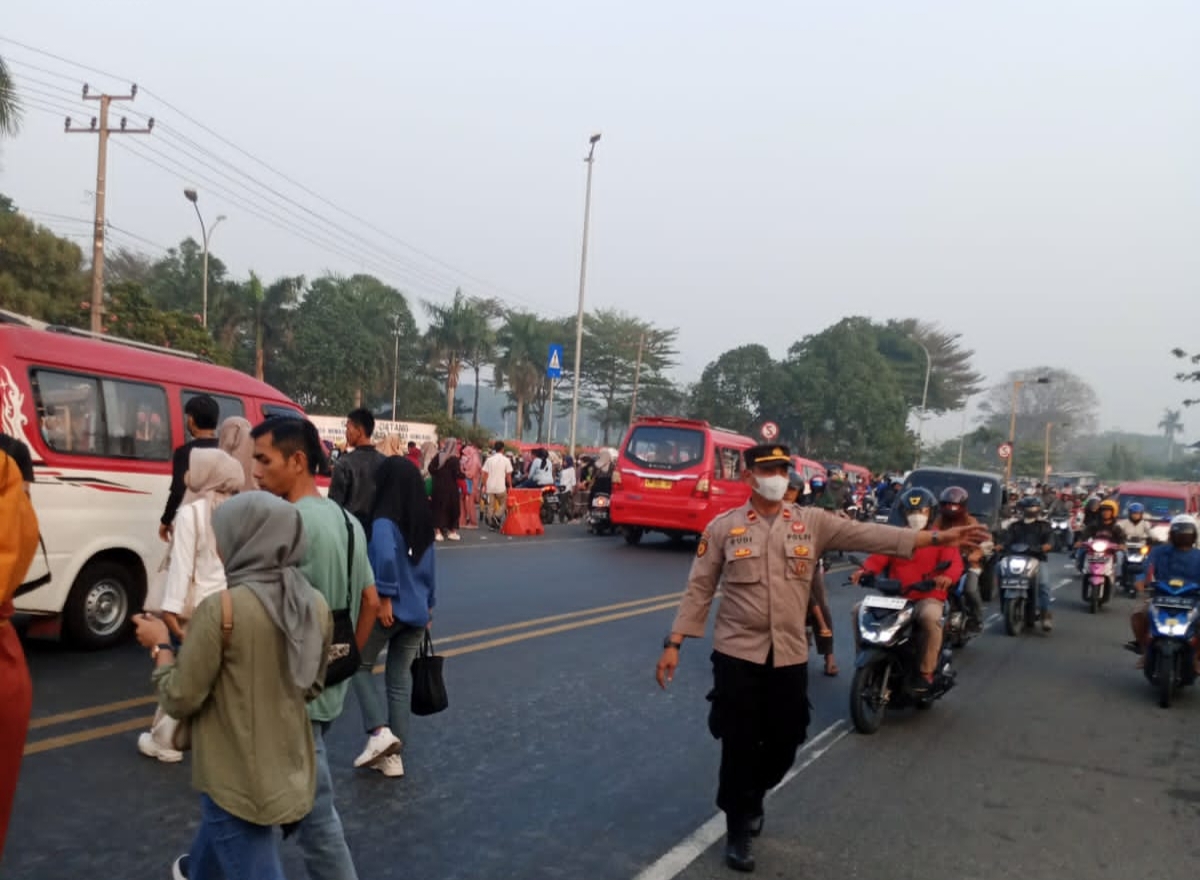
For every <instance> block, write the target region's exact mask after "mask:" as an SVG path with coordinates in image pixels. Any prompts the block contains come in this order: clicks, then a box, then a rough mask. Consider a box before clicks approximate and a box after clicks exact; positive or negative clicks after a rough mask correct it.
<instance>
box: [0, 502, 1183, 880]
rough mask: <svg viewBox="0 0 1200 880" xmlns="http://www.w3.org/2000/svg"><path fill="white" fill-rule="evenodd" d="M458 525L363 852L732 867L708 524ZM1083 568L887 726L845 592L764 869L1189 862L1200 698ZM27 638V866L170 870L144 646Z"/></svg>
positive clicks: (548, 872)
mask: <svg viewBox="0 0 1200 880" xmlns="http://www.w3.org/2000/svg"><path fill="white" fill-rule="evenodd" d="M443 547H444V549H443ZM443 547H439V553H440V554H441V556H440V558H439V575H440V577H441V583H440V596H439V608H438V613H437V618H436V621H435V636H436V637H437V638H438V647H439V651H440V652H441V653H443V654H445V655H447V657H448V659H447V662H446V675H447V683H448V688H449V692H450V701H451V707H450V709H449V710H448V711H447V712H445V713H443V714H441V715H438V716H434V717H432V718H418V719H414V721H413V728H412V732H411V740H412V741H411V743H410V745H409V747H408V750H407V751H406V753H405V766H406V770H407V773H408V775H407V776H406V777H405V778H404V779H402V780H391V779H385V778H383V777H382V776H380V775H379V774H377V773H374V772H371V771H355V770H353V769H352V767H351V763H352V761H353V759H354V757H355V755H356V754H357V753H358V751H359V749H360V748H361V744H362V732H361V730H360V727H361V724H360V718H359V712H358V706H357V703H356V701H355V700H354V698H353V696H351V697H349V698H348V700H347V710H346V713H345V715H344V716H343V717H342V719H340V720H339V721H338V722H337V724H336V725H335V727H334V729H333V732H332V734H331V737H330V754H331V759H332V763H333V768H334V782H335V790H336V793H337V797H338V807H339V810H340V812H341V813H342V816H343V819H344V820H345V823H346V830H347V837H348V839H349V842H350V846H351V849H352V851H353V852H354V855H355V859H356V862H357V864H358V868H359V874H360V876H361V877H362V878H364V880H369V878H389V877H422V878H428V880H448V878H493V877H494V878H507V877H513V878H542V877H545V878H554V877H564V878H589V880H592V878H594V880H606V878H632V877H636V876H639V875H641V876H642V877H643V878H644V880H663V878H669V877H674V876H682V877H687V878H707V877H710V876H713V877H715V876H729V875H728V873H727V872H726V871H725V869H724V868H723V867H722V865H721V861H720V853H719V846H713V845H710V844H713V843H714V842H715V841H716V840H717V837H716V836H715V835H714V834H713V833H712V832H713V829H714V828H715V827H717V823H713V822H711V821H710V820H711V819H712V817H713V815H714V813H715V807H714V806H713V803H712V801H713V795H714V788H715V778H716V767H717V757H718V748H717V744H716V743H715V742H714V741H713V740H712V738H711V737H710V736H709V735H708V732H707V729H706V727H705V715H706V711H707V704H706V703H705V701H704V694H705V693H706V692H707V690H708V688H709V686H710V673H709V664H708V652H709V648H708V645H707V644H703V643H700V642H689V643H688V645H687V646H686V648H685V651H684V654H683V658H682V661H681V666H680V670H679V675H678V677H677V679H676V682H675V684H674V685H673V686H672V687H671V688H670V690H669V691H668V692H667V693H662V692H660V691H659V690H658V688H657V686H656V685H655V684H654V681H653V667H654V663H655V661H656V660H657V657H658V654H659V646H660V643H661V640H662V635H663V633H664V632H665V631H666V629H667V627H668V625H669V623H670V620H671V618H672V616H673V613H674V605H675V600H676V597H677V594H678V593H679V591H680V590H681V589H682V586H683V583H684V580H685V577H686V572H687V568H688V565H689V562H690V555H691V545H690V544H687V545H684V546H683V547H675V546H671V545H669V544H667V543H665V542H663V543H659V542H657V541H655V540H654V539H648V540H647V542H646V543H645V544H644V545H643V546H641V547H638V548H631V547H626V546H625V545H624V544H623V543H622V542H621V541H620V540H619V539H603V538H593V537H589V536H587V535H585V534H584V533H583V531H582V529H580V528H579V527H571V526H563V527H556V528H554V529H552V530H551V531H550V533H549V534H548V535H547V536H546V537H544V538H540V539H523V540H509V539H502V538H496V537H494V536H485V535H471V536H470V537H469V538H468V540H467V541H466V542H464V543H463V544H462V545H443ZM1055 568H1056V570H1060V571H1062V573H1063V576H1064V577H1065V575H1066V574H1067V570H1066V569H1062V568H1061V563H1060V562H1056V563H1055ZM838 580H840V578H836V577H835V578H833V581H835V582H836V581H838ZM1074 592H1075V591H1074V589H1073V587H1072V588H1068V589H1064V590H1063V591H1062V592H1061V593H1060V594H1059V597H1060V598H1059V602H1058V604H1057V607H1056V611H1057V617H1058V629H1057V630H1056V631H1055V633H1054V634H1053V635H1052V636H1049V637H1044V636H1041V635H1035V636H1027V637H1024V638H1021V639H1009V638H1006V637H1004V636H1003V635H998V634H996V633H997V626H996V625H993V627H992V632H991V633H989V634H988V635H987V636H985V637H984V638H981V639H977V640H975V641H974V642H973V643H972V644H971V645H970V646H969V647H968V648H967V649H966V650H965V651H964V652H963V653H962V657H961V664H960V676H959V686H958V687H957V688H956V689H955V691H953V692H952V693H951V694H950V695H949V696H948V697H947V698H946V699H945V700H942V701H940V702H939V703H938V704H937V705H936V706H935V707H934V709H933V710H932V711H930V712H927V713H921V714H920V715H917V714H915V713H912V712H898V713H894V714H893V715H892V716H890V717H889V718H888V720H887V723H886V724H885V725H884V728H883V729H882V731H880V733H879V734H878V735H876V736H874V737H863V736H858V735H855V734H849V733H847V721H846V720H845V719H846V716H847V690H848V682H849V670H850V668H851V665H852V663H853V657H852V656H851V655H852V650H851V643H850V639H849V625H850V623H849V609H850V606H851V604H852V603H853V601H855V600H856V599H857V598H858V596H859V595H861V593H860V591H857V590H854V589H851V588H848V587H847V588H841V589H834V590H833V592H832V597H831V600H832V604H833V612H834V616H835V618H836V620H835V627H836V631H837V638H838V660H839V663H840V664H841V666H842V668H843V673H842V675H841V676H840V677H839V678H836V679H830V678H825V677H823V676H821V675H819V673H818V671H817V665H816V664H814V670H813V678H812V686H811V694H812V700H813V703H814V706H815V709H814V718H813V726H812V728H811V731H810V736H811V739H810V745H809V746H808V747H807V748H806V749H805V751H804V752H802V755H801V757H800V759H799V760H798V761H797V767H798V768H801V769H799V772H798V773H797V774H796V776H795V778H794V779H792V780H791V781H790V782H788V783H787V784H785V785H784V786H783V787H781V788H780V789H779V790H778V791H777V793H776V794H775V795H774V796H773V798H772V800H771V801H770V802H769V803H768V808H767V830H766V833H765V835H764V837H763V838H762V839H761V840H760V841H759V845H758V847H757V852H758V855H759V874H761V875H764V876H769V877H789V878H790V877H799V876H804V877H856V878H874V877H881V878H882V877H885V876H886V877H888V878H896V877H909V876H912V877H917V876H920V877H922V878H924V880H940V878H947V880H950V878H954V880H962V878H970V877H981V878H982V877H988V878H991V877H1008V876H1014V877H1015V876H1020V877H1022V878H1038V877H1050V876H1054V877H1056V878H1058V877H1062V876H1072V877H1089V878H1092V877H1095V878H1105V877H1114V878H1115V877H1122V878H1125V877H1128V876H1131V875H1133V874H1137V875H1139V876H1141V877H1150V878H1157V877H1163V878H1167V877H1182V876H1184V866H1185V865H1194V864H1195V855H1196V850H1197V846H1196V845H1195V844H1194V843H1193V835H1194V828H1195V819H1196V817H1197V814H1198V812H1200V754H1198V744H1197V742H1196V737H1195V736H1194V734H1193V735H1188V734H1192V731H1194V723H1193V722H1194V719H1195V717H1196V713H1197V712H1200V695H1197V694H1193V693H1185V694H1184V695H1183V696H1182V698H1181V699H1180V701H1179V704H1178V705H1177V706H1176V707H1175V708H1172V709H1171V710H1169V711H1163V710H1160V709H1158V708H1157V706H1156V705H1155V702H1154V699H1153V695H1152V692H1151V690H1150V688H1149V685H1148V684H1147V683H1146V682H1145V681H1144V679H1142V678H1141V677H1140V674H1139V673H1136V672H1135V671H1134V670H1133V659H1134V658H1133V655H1131V654H1128V653H1126V652H1125V651H1123V650H1121V648H1120V645H1121V642H1122V641H1124V639H1125V638H1126V635H1125V633H1126V617H1127V613H1126V612H1127V609H1128V601H1127V600H1124V599H1118V600H1116V603H1115V607H1112V608H1110V609H1108V610H1107V611H1105V612H1104V613H1102V614H1101V615H1099V616H1098V617H1091V616H1090V615H1087V614H1086V613H1084V612H1083V609H1082V606H1081V605H1080V604H1079V603H1078V601H1077V599H1076V597H1075V595H1074ZM993 610H994V609H993ZM28 649H29V656H30V665H31V668H32V670H33V676H34V687H35V698H34V713H35V721H34V729H33V730H31V731H30V740H29V745H28V747H27V752H26V754H27V757H26V760H25V763H24V766H23V768H22V776H21V783H20V787H19V790H18V795H17V805H16V813H15V816H14V820H13V825H12V827H11V829H10V834H9V841H8V847H7V851H6V855H5V860H4V864H3V865H2V866H0V877H3V878H5V880H27V878H28V880H33V878H37V880H57V878H64V880H65V878H78V877H85V876H86V877H122V878H126V877H128V878H138V877H147V878H151V877H163V876H168V873H169V872H168V867H167V866H168V865H169V864H170V861H171V860H172V859H173V858H174V856H175V855H176V854H178V853H180V852H183V851H184V850H186V848H187V845H188V843H189V841H190V838H191V835H192V832H193V831H194V828H195V822H196V816H197V805H196V799H195V795H194V794H193V792H192V791H191V790H190V788H189V783H188V769H187V764H186V763H185V764H184V765H175V766H169V765H162V764H159V763H157V762H155V761H151V760H148V759H146V758H143V757H142V756H140V755H139V754H138V753H137V751H136V748H135V746H134V740H135V738H136V735H137V731H138V730H140V729H142V726H143V725H144V724H145V723H146V721H147V720H148V718H149V715H150V713H151V712H152V698H151V696H150V688H149V672H150V663H149V661H148V659H147V658H146V656H145V653H144V652H142V651H141V650H138V649H136V648H134V647H126V648H123V649H118V650H114V651H109V652H106V653H102V654H82V653H78V652H74V651H71V650H68V649H65V648H62V647H59V646H56V645H47V644H39V643H31V644H30V645H29V646H28ZM380 687H382V681H380ZM718 833H719V832H718ZM284 853H285V860H286V865H287V867H288V871H289V876H292V877H297V878H301V877H304V876H305V873H304V870H303V868H302V866H301V863H300V861H299V859H298V858H297V853H296V852H295V849H294V847H292V846H290V845H289V844H284ZM1188 873H1189V874H1190V873H1191V871H1190V870H1189V871H1188Z"/></svg>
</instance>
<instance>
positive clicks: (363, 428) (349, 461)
mask: <svg viewBox="0 0 1200 880" xmlns="http://www.w3.org/2000/svg"><path fill="white" fill-rule="evenodd" d="M374 433H375V417H374V416H373V415H371V411H370V410H369V409H366V408H360V409H356V410H355V411H354V412H352V413H350V415H348V416H346V453H345V454H344V455H342V456H341V457H339V458H338V460H337V464H335V465H334V466H333V480H332V481H331V482H330V484H329V499H330V500H331V501H336V502H337V503H338V504H340V505H342V507H344V508H346V510H348V511H350V512H351V513H352V514H354V515H355V516H356V517H358V521H359V522H360V523H362V527H363V530H364V531H366V532H368V533H369V532H370V531H371V508H372V507H374V506H375V475H376V473H377V472H378V471H379V466H380V465H381V464H383V461H384V459H385V458H386V456H385V455H384V454H383V453H382V452H380V451H379V450H378V449H376V448H375V445H374V444H373V443H372V442H371V437H372V435H373V434H374Z"/></svg>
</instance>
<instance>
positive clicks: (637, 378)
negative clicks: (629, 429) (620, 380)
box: [629, 333, 646, 425]
mask: <svg viewBox="0 0 1200 880" xmlns="http://www.w3.org/2000/svg"><path fill="white" fill-rule="evenodd" d="M645 348H646V334H645V333H642V335H641V336H639V337H638V354H637V366H636V367H634V369H633V400H632V401H630V403H629V424H630V425H632V424H633V420H634V419H635V418H636V417H637V395H638V386H639V385H640V384H641V381H642V352H643V351H644V350H645Z"/></svg>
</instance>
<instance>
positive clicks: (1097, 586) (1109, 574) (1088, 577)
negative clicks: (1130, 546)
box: [1083, 538, 1117, 614]
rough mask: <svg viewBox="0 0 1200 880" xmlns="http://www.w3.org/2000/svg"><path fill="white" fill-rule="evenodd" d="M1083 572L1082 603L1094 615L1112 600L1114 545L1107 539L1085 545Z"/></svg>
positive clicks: (1095, 539) (1115, 552) (1114, 562)
mask: <svg viewBox="0 0 1200 880" xmlns="http://www.w3.org/2000/svg"><path fill="white" fill-rule="evenodd" d="M1086 550H1087V553H1086V556H1085V558H1084V571H1083V601H1084V603H1085V604H1086V605H1087V606H1088V611H1090V612H1091V613H1092V614H1095V613H1096V612H1097V611H1098V610H1099V609H1100V606H1102V605H1107V604H1108V600H1109V599H1111V598H1112V591H1113V574H1114V572H1115V571H1116V555H1117V547H1116V545H1115V544H1114V543H1113V542H1112V541H1110V540H1108V539H1107V538H1092V539H1091V540H1090V541H1088V542H1087V545H1086Z"/></svg>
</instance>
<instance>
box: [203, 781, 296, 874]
mask: <svg viewBox="0 0 1200 880" xmlns="http://www.w3.org/2000/svg"><path fill="white" fill-rule="evenodd" d="M188 880H284V877H283V864H282V863H281V862H280V861H279V848H278V847H277V846H276V845H275V829H274V828H272V827H271V826H270V825H255V824H254V823H253V822H247V821H246V820H245V819H239V818H238V817H237V816H234V815H233V814H232V813H228V812H226V811H225V810H223V809H221V808H220V807H218V806H217V804H216V803H215V802H214V801H213V799H212V798H210V797H209V796H208V795H206V794H202V795H200V827H199V828H197V829H196V837H195V839H193V840H192V849H191V851H190V852H189V853H188Z"/></svg>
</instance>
